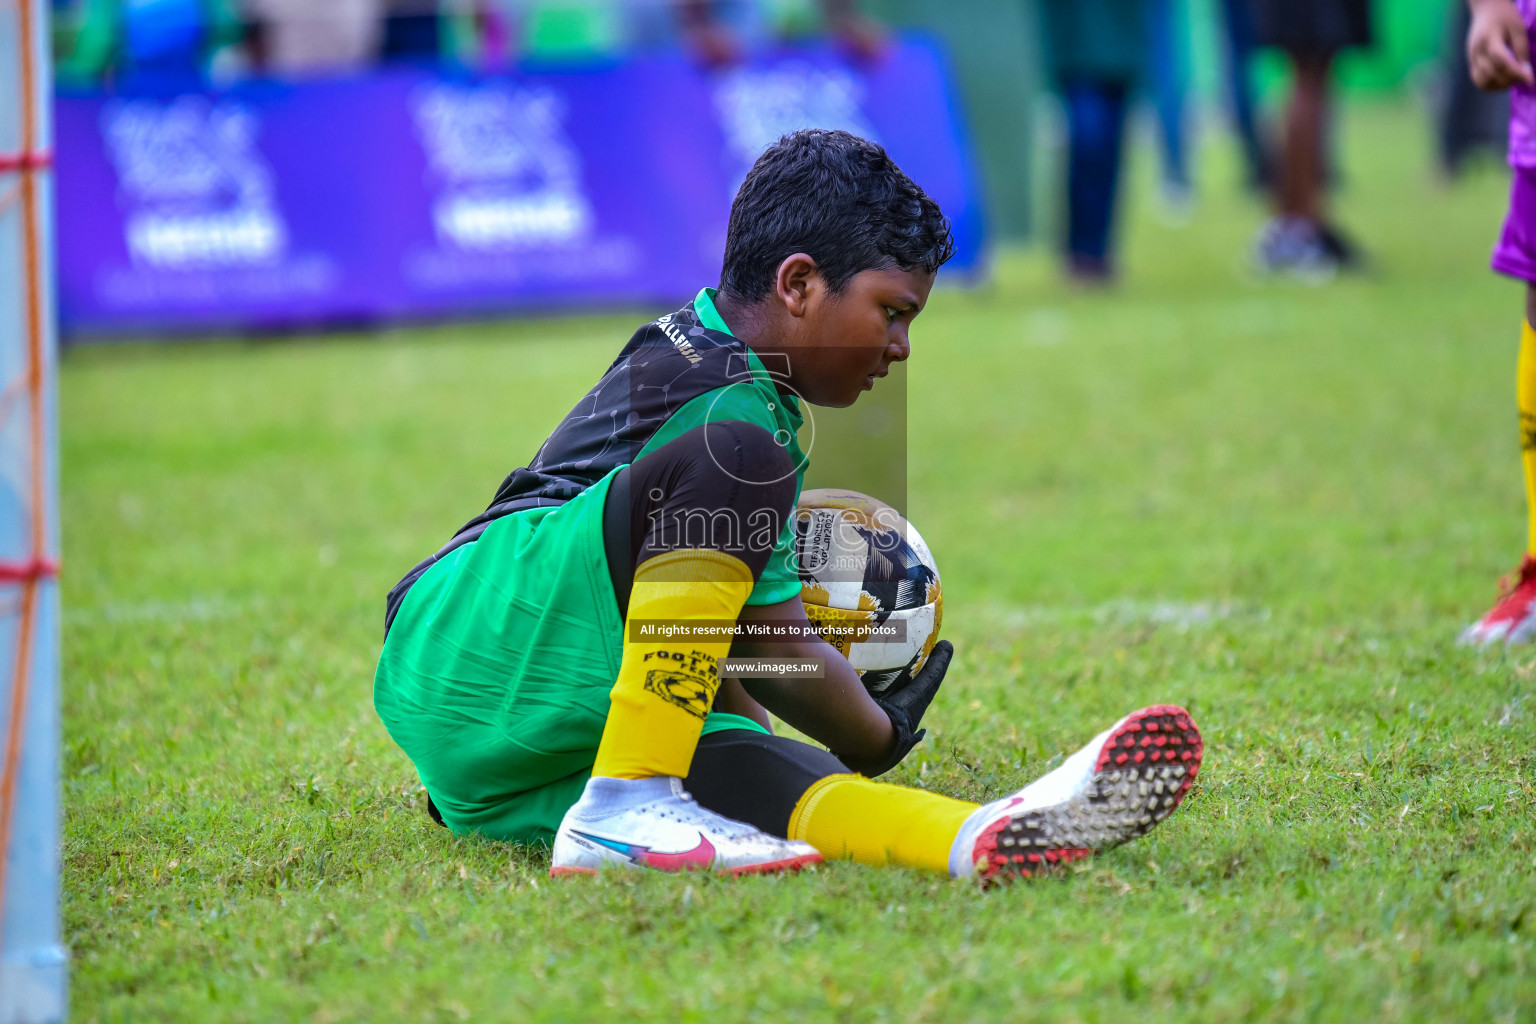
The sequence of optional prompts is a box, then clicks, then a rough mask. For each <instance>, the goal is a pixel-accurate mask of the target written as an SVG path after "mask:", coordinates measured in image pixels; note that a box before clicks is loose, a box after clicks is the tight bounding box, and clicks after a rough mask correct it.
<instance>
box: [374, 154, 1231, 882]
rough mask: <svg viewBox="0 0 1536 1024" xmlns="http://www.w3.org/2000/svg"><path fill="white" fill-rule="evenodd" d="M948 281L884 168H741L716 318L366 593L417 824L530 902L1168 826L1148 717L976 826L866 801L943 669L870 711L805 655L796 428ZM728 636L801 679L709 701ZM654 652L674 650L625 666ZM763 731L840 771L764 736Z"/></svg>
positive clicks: (656, 327)
mask: <svg viewBox="0 0 1536 1024" xmlns="http://www.w3.org/2000/svg"><path fill="white" fill-rule="evenodd" d="M952 251H953V244H952V242H951V239H950V234H949V227H948V224H947V222H946V221H945V219H944V217H943V215H942V213H941V212H940V211H939V208H938V206H937V205H936V204H935V203H934V202H933V201H932V200H931V199H929V198H928V197H927V196H926V195H925V194H924V193H923V191H922V190H921V189H919V188H918V187H917V186H916V185H915V184H913V182H912V181H911V180H910V179H909V178H907V176H906V175H905V174H903V173H902V172H901V170H900V169H899V168H897V167H896V166H895V164H893V163H892V162H891V160H890V158H889V157H888V156H887V155H886V153H885V151H884V150H883V149H881V148H880V147H879V146H877V145H875V144H873V143H870V142H867V141H865V140H863V139H860V138H857V137H855V136H853V135H849V134H848V133H846V132H835V131H814V130H813V131H802V132H797V133H794V134H792V135H788V136H786V137H784V138H783V139H781V140H780V141H779V142H778V143H777V144H776V145H774V146H773V147H771V148H770V149H769V150H768V151H767V152H766V153H764V154H763V156H762V157H761V158H760V159H759V160H758V162H757V164H756V165H755V166H754V167H753V169H752V171H751V172H750V173H749V174H748V176H747V178H746V181H745V182H744V183H743V185H742V187H741V190H740V192H739V193H738V194H737V196H736V200H735V203H734V204H733V206H732V209H731V219H730V226H729V231H728V237H727V242H726V252H725V265H724V270H723V273H722V276H721V281H720V288H719V290H718V291H714V290H712V289H708V288H706V289H704V290H703V291H701V292H700V293H699V295H698V297H697V298H696V299H695V300H694V301H693V302H692V303H690V304H689V305H688V306H686V307H684V308H683V309H680V310H678V311H677V312H675V313H671V314H668V315H666V316H663V317H661V318H659V319H657V320H655V321H653V322H652V323H650V324H647V325H645V326H643V327H642V328H640V330H639V331H638V332H637V333H636V334H635V336H634V337H633V338H631V339H630V341H629V343H628V344H627V345H626V346H625V347H624V349H623V350H622V351H621V352H620V353H619V355H618V358H617V359H615V360H614V362H613V364H612V365H611V366H610V367H609V369H608V371H607V373H605V374H604V376H603V378H602V379H601V380H600V381H598V382H597V384H596V386H594V387H593V388H592V390H591V391H590V392H588V393H587V394H586V395H585V396H584V397H583V398H582V399H581V400H580V401H578V402H577V403H576V406H575V408H574V409H573V410H572V411H571V413H570V414H569V415H568V416H566V418H565V420H564V421H563V422H562V423H561V424H560V425H559V426H558V427H557V428H556V429H555V431H554V432H553V433H552V434H551V435H550V436H549V438H548V439H547V440H546V441H545V442H544V445H543V447H542V448H540V450H539V452H538V454H537V455H536V456H535V457H534V459H533V461H532V463H531V464H530V465H528V466H527V467H526V468H523V469H518V470H516V471H514V472H513V473H512V474H511V475H510V476H508V477H507V478H506V479H505V480H504V481H503V482H502V485H501V487H500V489H499V490H498V491H497V493H496V495H495V498H494V499H493V500H492V502H491V505H490V507H489V508H488V509H486V511H485V512H483V513H482V514H480V515H479V516H477V517H475V518H474V519H472V520H471V521H470V522H469V523H468V524H466V525H465V526H464V528H463V529H461V530H460V531H459V533H458V534H457V535H456V536H455V537H454V538H453V539H452V540H451V541H450V542H449V543H448V544H447V545H446V546H445V547H444V548H443V549H442V550H440V551H439V552H438V553H437V554H435V555H433V556H432V557H431V558H429V559H427V560H426V561H425V562H423V563H421V564H420V565H418V566H417V567H416V568H415V569H413V570H412V571H411V573H410V574H408V575H407V576H406V578H405V579H404V580H402V581H401V582H400V583H399V584H398V585H397V586H396V587H395V589H394V590H393V591H391V592H390V595H389V601H388V604H387V613H386V627H385V628H386V639H385V644H384V650H383V654H382V655H381V656H380V659H379V667H378V672H377V674H376V676H375V679H374V706H375V707H376V708H377V710H378V713H379V716H380V718H382V719H383V721H384V724H385V725H386V727H387V728H388V729H389V732H390V735H391V736H392V737H393V738H394V739H395V741H396V742H397V743H398V744H399V745H400V747H401V748H402V749H403V750H404V751H405V752H406V754H407V755H408V756H409V757H410V758H411V760H412V761H413V762H414V763H415V765H416V769H417V771H418V773H419V774H420V776H421V780H422V783H423V784H424V785H425V787H426V789H427V792H428V793H429V794H430V804H429V809H431V810H433V811H434V812H435V815H436V816H437V817H438V818H439V820H441V821H442V822H443V823H444V824H446V825H447V826H448V827H450V828H452V829H453V830H454V831H455V832H459V833H464V832H479V833H481V834H483V835H487V836H490V837H493V838H498V839H506V840H511V841H517V842H552V845H553V851H552V864H551V873H553V874H564V873H571V872H588V871H593V870H596V869H597V868H599V867H601V866H603V865H606V864H618V865H626V866H643V867H650V868H657V869H661V870H683V869H689V868H705V869H712V870H716V871H722V872H731V873H739V872H752V871H770V870H779V869H785V868H794V867H799V866H802V865H805V864H809V863H814V862H816V861H819V860H820V859H821V858H822V857H823V856H830V857H845V856H846V857H851V858H854V859H857V860H861V861H865V862H869V863H900V864H909V865H914V866H921V867H927V868H931V869H933V870H937V871H947V872H950V873H952V874H955V875H970V874H977V873H979V874H983V875H994V874H1031V873H1034V872H1036V871H1038V870H1042V869H1045V868H1048V867H1049V866H1051V865H1053V864H1059V863H1061V862H1063V861H1066V860H1071V859H1073V858H1075V857H1080V856H1086V855H1087V854H1088V853H1089V852H1091V851H1092V850H1094V849H1102V848H1105V847H1107V846H1111V845H1114V844H1115V843H1118V842H1122V841H1124V840H1125V839H1128V838H1131V837H1132V836H1136V835H1140V834H1141V833H1143V832H1145V831H1146V830H1147V829H1149V828H1151V827H1152V826H1153V825H1154V824H1156V823H1157V822H1158V821H1160V820H1162V819H1163V818H1164V817H1166V816H1167V815H1168V814H1169V813H1170V812H1171V811H1172V810H1173V809H1174V807H1176V806H1177V804H1178V802H1179V800H1180V799H1181V798H1182V797H1183V795H1184V793H1185V792H1186V791H1187V790H1188V788H1189V785H1190V783H1191V782H1192V781H1193V779H1194V775H1195V772H1196V771H1197V770H1198V768H1199V764H1200V754H1201V744H1200V737H1199V733H1198V732H1197V731H1196V729H1195V727H1194V725H1193V723H1191V722H1190V720H1189V717H1188V715H1187V714H1185V713H1184V712H1183V711H1182V710H1181V709H1178V708H1173V707H1167V706H1158V707H1154V708H1147V709H1143V710H1142V711H1139V712H1136V713H1134V714H1132V715H1130V716H1127V717H1126V718H1124V719H1122V720H1121V721H1120V722H1117V723H1116V724H1115V725H1114V726H1113V727H1111V728H1110V729H1109V730H1107V731H1106V732H1104V733H1103V734H1101V735H1100V736H1099V737H1097V738H1096V739H1095V740H1094V741H1093V742H1092V743H1090V744H1089V745H1088V746H1087V747H1084V748H1083V749H1082V750H1080V751H1079V752H1078V753H1077V754H1075V755H1073V757H1072V758H1070V759H1069V760H1068V761H1067V762H1066V763H1065V764H1063V765H1062V767H1061V768H1059V769H1057V770H1056V771H1055V772H1052V773H1051V774H1050V775H1047V776H1046V777H1045V778H1043V779H1041V780H1039V781H1037V782H1036V783H1034V784H1033V785H1031V786H1029V787H1026V788H1025V789H1024V790H1022V791H1020V792H1018V793H1015V794H1012V795H1010V796H1007V797H1004V798H1003V799H1001V800H998V801H995V802H993V803H990V804H987V805H984V806H978V805H976V804H969V803H964V802H961V801H958V800H952V799H949V798H948V797H943V796H939V795H936V794H933V793H927V792H923V791H920V790H911V789H904V788H901V787H898V786H890V785H884V784H881V783H876V782H873V781H870V779H869V778H867V777H866V776H875V775H879V774H881V773H882V772H885V771H887V770H889V769H890V768H892V767H894V766H895V765H896V764H897V763H899V762H900V761H901V759H902V758H903V757H905V756H906V754H907V753H908V751H910V750H911V749H912V747H913V746H914V745H915V744H916V743H917V742H918V740H920V739H921V738H922V732H921V731H920V730H919V729H918V725H919V722H920V721H921V718H922V715H923V712H924V711H925V710H926V709H927V707H928V704H929V702H930V701H931V700H932V699H933V696H934V694H935V693H936V691H937V690H938V688H939V685H940V683H941V682H942V681H943V678H944V673H945V671H946V670H947V668H948V665H949V661H950V656H951V649H950V647H949V645H948V644H947V643H940V644H939V645H938V646H937V647H936V648H935V649H934V651H933V654H932V655H931V656H930V657H929V658H928V660H927V662H926V663H925V664H924V666H923V668H922V669H921V670H920V671H919V672H917V673H916V674H908V675H906V676H905V677H903V678H902V679H900V680H898V681H897V682H896V683H893V684H892V685H891V687H890V688H889V689H888V690H886V691H885V692H884V693H883V694H882V696H881V697H880V698H878V699H877V698H874V697H872V696H870V694H869V693H868V692H867V691H866V690H865V689H864V687H863V686H862V684H861V683H860V681H859V678H858V676H857V674H856V673H855V672H854V671H853V669H852V667H851V666H850V665H849V664H848V662H847V661H846V659H844V658H843V657H842V656H840V655H839V654H838V653H837V652H836V650H835V649H834V648H832V647H831V646H830V645H828V644H826V643H825V642H823V641H821V640H820V639H819V638H818V637H816V636H815V635H814V632H813V631H812V629H811V627H810V625H809V623H808V622H807V620H806V615H805V610H804V608H803V606H802V605H801V603H800V583H799V579H798V575H797V571H796V567H795V564H794V557H793V547H792V541H793V526H792V524H791V523H790V521H789V520H790V514H791V511H792V509H793V508H794V505H795V501H796V499H797V497H798V494H799V490H800V485H801V481H802V479H803V478H804V473H805V467H806V459H805V456H804V455H803V454H802V452H801V451H800V448H799V445H798V441H797V432H798V430H799V427H800V424H801V412H800V406H799V402H800V401H801V400H802V399H803V400H804V401H807V402H811V403H814V404H818V405H828V406H846V405H849V404H851V403H852V402H853V401H854V400H855V399H857V398H858V397H859V395H860V394H861V393H862V392H863V391H866V390H868V389H870V388H872V387H873V386H874V384H875V380H876V379H877V378H879V377H883V376H885V374H886V372H887V370H888V369H889V367H890V364H891V363H893V362H897V361H900V360H903V359H906V358H907V356H908V354H909V352H910V345H909V341H908V330H909V328H910V326H911V323H912V320H913V318H914V317H916V316H917V314H918V313H919V312H920V311H921V310H922V308H923V305H924V303H925V302H926V301H927V299H928V293H929V290H930V289H931V288H932V286H933V280H934V275H935V274H936V273H937V271H938V268H939V267H940V266H941V265H942V264H943V263H944V262H945V260H947V259H948V258H949V256H950V255H951V254H952ZM739 623H753V624H757V625H763V624H772V625H773V626H774V627H775V628H776V629H777V635H778V637H779V638H778V639H768V640H754V641H752V642H750V643H748V642H745V641H738V642H737V643H736V644H735V647H734V650H735V652H736V653H737V654H740V655H746V656H751V657H758V658H761V657H769V656H798V657H816V658H820V659H821V660H822V662H823V664H824V671H825V674H824V677H823V678H821V679H795V678H765V679H747V680H742V681H740V682H738V681H736V680H729V679H727V680H722V679H721V676H720V672H719V663H720V661H721V659H723V658H724V657H725V656H726V655H727V654H728V653H730V652H731V651H732V649H733V645H732V636H731V632H730V630H731V628H732V627H734V626H735V625H737V624H739ZM654 624H665V625H666V627H667V629H668V631H669V633H670V634H671V635H673V636H677V637H681V638H680V639H668V640H654V641H653V640H651V639H648V636H649V635H654V634H653V633H648V630H647V628H646V627H647V626H650V625H654ZM626 625H627V626H628V627H629V628H628V629H626ZM720 627H723V628H720ZM764 709H766V710H767V711H771V712H773V713H774V714H776V715H778V716H779V717H780V718H782V719H783V720H784V721H786V722H789V723H790V724H791V725H793V726H795V727H796V728H798V729H800V730H801V731H803V732H805V733H806V734H807V735H809V736H811V737H812V738H814V739H816V740H818V741H820V742H822V743H824V744H826V746H827V747H828V748H830V751H833V752H835V753H831V752H828V751H825V750H821V749H819V748H817V747H812V746H809V745H807V744H803V743H798V742H795V741H792V740H788V739H784V738H781V737H777V736H773V735H772V734H771V733H770V732H769V730H768V727H767V723H768V717H767V714H766V713H765V710H764ZM858 773H862V774H858ZM690 793H692V794H694V795H696V797H697V800H695V798H694V796H690Z"/></svg>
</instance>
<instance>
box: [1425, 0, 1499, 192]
mask: <svg viewBox="0 0 1536 1024" xmlns="http://www.w3.org/2000/svg"><path fill="white" fill-rule="evenodd" d="M1450 8H1451V16H1450V19H1449V20H1450V31H1448V32H1446V34H1445V53H1444V56H1443V72H1444V76H1445V78H1444V82H1443V83H1442V84H1443V89H1442V91H1441V95H1440V97H1439V101H1440V102H1439V103H1438V104H1437V106H1436V110H1435V141H1436V144H1437V145H1436V156H1437V157H1438V158H1439V162H1440V173H1441V174H1442V175H1443V176H1444V177H1445V179H1446V180H1447V181H1450V180H1453V179H1455V178H1457V177H1460V176H1461V172H1462V169H1463V167H1464V166H1465V164H1466V162H1467V160H1468V159H1469V158H1470V157H1471V156H1472V155H1473V154H1474V153H1476V152H1477V151H1479V150H1484V151H1487V152H1490V153H1492V154H1494V155H1496V156H1497V157H1499V158H1500V159H1502V158H1503V157H1504V155H1505V145H1506V142H1507V141H1508V137H1509V97H1508V96H1506V95H1505V94H1503V93H1501V92H1490V91H1488V90H1485V89H1479V88H1478V87H1477V85H1476V84H1475V83H1474V82H1473V80H1472V68H1471V64H1470V63H1469V61H1468V58H1467V37H1468V35H1469V33H1470V32H1471V29H1472V14H1471V12H1470V11H1469V10H1468V9H1467V4H1466V0H1450Z"/></svg>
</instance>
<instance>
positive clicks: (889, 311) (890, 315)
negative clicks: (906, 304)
mask: <svg viewBox="0 0 1536 1024" xmlns="http://www.w3.org/2000/svg"><path fill="white" fill-rule="evenodd" d="M882 308H884V310H885V319H886V322H887V323H889V322H890V321H892V320H895V319H896V318H897V317H898V316H900V315H901V310H899V309H897V308H895V307H894V306H885V307H882Z"/></svg>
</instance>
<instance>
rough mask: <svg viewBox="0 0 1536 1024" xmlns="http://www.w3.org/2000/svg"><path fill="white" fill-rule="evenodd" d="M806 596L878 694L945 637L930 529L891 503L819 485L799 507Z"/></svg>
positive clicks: (810, 612)
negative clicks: (926, 537)
mask: <svg viewBox="0 0 1536 1024" xmlns="http://www.w3.org/2000/svg"><path fill="white" fill-rule="evenodd" d="M795 556H796V558H797V559H798V561H799V564H800V599H801V601H802V602H803V603H804V604H805V614H806V617H807V618H808V619H809V620H810V622H811V625H813V626H815V627H816V630H817V632H819V633H820V634H821V635H822V638H823V639H825V640H826V641H827V642H828V643H830V644H831V645H832V646H833V647H836V648H837V649H838V651H839V652H840V653H841V654H842V655H843V656H844V657H846V658H847V659H848V661H849V663H850V664H852V665H853V667H854V668H855V669H857V670H858V672H859V677H860V678H861V679H862V680H863V682H864V686H865V687H866V688H867V689H868V690H869V692H870V693H874V694H880V693H883V692H885V690H886V688H888V687H889V686H890V685H891V683H892V682H894V681H895V680H896V678H897V677H898V676H900V675H901V672H902V670H903V669H906V668H908V667H910V668H911V669H912V671H914V672H916V671H917V670H918V669H919V668H921V667H922V665H923V662H924V661H926V660H927V658H928V655H929V653H930V652H932V650H933V645H934V644H935V643H937V642H938V639H939V624H940V623H941V622H942V621H943V618H944V597H943V593H942V591H941V590H940V587H939V568H938V566H937V565H935V564H934V561H933V555H932V554H931V553H930V552H929V551H928V545H927V544H925V543H923V538H922V536H921V535H920V534H919V533H918V532H917V530H916V529H914V528H913V527H912V524H911V523H909V522H907V521H906V519H904V518H902V516H901V514H900V513H898V512H897V511H896V510H895V509H894V508H892V507H891V506H890V505H887V504H886V503H885V502H883V501H880V500H879V499H878V498H871V497H870V496H869V495H867V494H860V493H859V492H858V491H841V490H833V489H831V488H819V489H816V490H810V491H805V492H804V493H802V494H801V495H800V504H799V506H798V507H797V508H796V509H795Z"/></svg>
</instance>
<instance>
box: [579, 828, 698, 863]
mask: <svg viewBox="0 0 1536 1024" xmlns="http://www.w3.org/2000/svg"><path fill="white" fill-rule="evenodd" d="M572 831H575V830H574V829H573V830H572ZM576 834H577V835H578V836H581V837H582V838H583V839H590V840H591V841H592V842H594V843H597V844H598V845H599V846H606V847H607V848H608V849H610V850H612V851H613V852H614V853H619V854H623V855H624V856H625V857H628V858H629V859H630V860H632V861H634V862H635V863H636V864H639V865H640V866H641V867H646V868H655V869H656V870H657V871H687V870H689V869H690V868H709V867H713V866H714V863H715V847H714V844H713V843H711V842H710V841H709V840H708V839H706V838H704V834H703V833H702V832H701V833H699V845H697V846H695V847H694V848H693V849H691V850H684V851H683V852H682V853H657V852H655V851H654V850H652V849H651V848H650V847H649V846H639V845H637V844H635V843H621V842H619V841H618V840H617V839H604V838H603V837H602V836H594V835H592V834H591V833H589V832H576Z"/></svg>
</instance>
